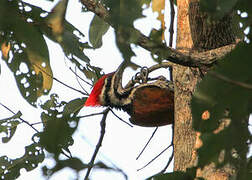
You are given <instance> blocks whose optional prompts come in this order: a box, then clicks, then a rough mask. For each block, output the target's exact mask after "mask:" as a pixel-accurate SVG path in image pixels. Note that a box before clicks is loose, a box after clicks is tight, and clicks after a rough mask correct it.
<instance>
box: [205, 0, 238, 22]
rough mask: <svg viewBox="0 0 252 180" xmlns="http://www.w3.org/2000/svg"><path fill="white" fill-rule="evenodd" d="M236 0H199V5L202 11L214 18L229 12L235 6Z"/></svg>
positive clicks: (219, 17) (221, 16)
mask: <svg viewBox="0 0 252 180" xmlns="http://www.w3.org/2000/svg"><path fill="white" fill-rule="evenodd" d="M237 1H238V0H221V1H219V0H211V1H208V0H201V1H200V7H201V9H202V10H203V11H206V12H208V13H209V14H211V16H212V17H214V18H216V19H221V18H223V17H224V16H225V15H227V14H229V13H230V12H231V11H232V10H233V9H234V7H235V5H236V3H237Z"/></svg>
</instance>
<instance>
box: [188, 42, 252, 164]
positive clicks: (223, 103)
mask: <svg viewBox="0 0 252 180" xmlns="http://www.w3.org/2000/svg"><path fill="white" fill-rule="evenodd" d="M251 56H252V45H251V44H245V43H240V44H239V45H237V47H236V49H235V50H233V51H232V52H231V53H230V54H228V55H227V56H226V57H224V58H223V59H222V60H220V61H219V62H220V63H219V64H218V65H217V66H216V67H215V68H214V69H213V70H212V71H210V72H208V74H207V75H206V76H205V77H204V79H203V80H202V81H201V82H200V83H199V85H198V88H197V89H196V91H195V93H194V96H193V98H192V101H191V106H192V117H193V128H194V129H195V130H196V131H199V132H201V136H200V138H201V140H202V142H203V146H202V147H201V148H200V149H198V155H199V166H200V167H204V166H205V165H206V164H208V163H210V162H215V163H216V164H217V165H218V164H219V165H224V164H226V163H232V164H234V165H237V164H238V163H237V158H235V157H233V156H231V154H232V150H233V149H235V150H236V151H237V154H238V156H239V157H240V158H241V159H243V160H244V161H246V160H245V159H246V154H247V152H248V144H247V142H248V141H250V142H251V139H252V137H251V134H250V133H249V131H248V117H249V114H250V113H251V107H250V105H251V99H252V93H251V92H252V88H251V87H252V73H251V68H250V67H251V66H252V62H251V59H250V57H251ZM205 111H208V112H209V115H210V116H209V118H207V119H204V118H202V114H203V113H204V112H205ZM237 132H239V133H237ZM229 139H232V141H229ZM223 150H224V151H225V155H224V159H223V160H222V161H220V160H219V156H220V153H221V152H222V151H223Z"/></svg>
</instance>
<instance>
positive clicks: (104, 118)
mask: <svg viewBox="0 0 252 180" xmlns="http://www.w3.org/2000/svg"><path fill="white" fill-rule="evenodd" d="M109 110H110V109H109V108H107V109H105V110H104V111H103V117H102V120H101V123H100V124H101V134H100V138H99V141H98V143H97V144H96V148H95V151H94V154H93V156H92V158H91V160H90V162H89V167H88V169H87V173H86V176H85V178H84V179H85V180H88V179H89V178H88V176H89V174H90V172H91V170H92V168H93V166H94V161H95V158H96V155H97V154H98V152H99V149H100V147H101V146H102V141H103V138H104V135H105V127H106V119H107V115H108V112H109Z"/></svg>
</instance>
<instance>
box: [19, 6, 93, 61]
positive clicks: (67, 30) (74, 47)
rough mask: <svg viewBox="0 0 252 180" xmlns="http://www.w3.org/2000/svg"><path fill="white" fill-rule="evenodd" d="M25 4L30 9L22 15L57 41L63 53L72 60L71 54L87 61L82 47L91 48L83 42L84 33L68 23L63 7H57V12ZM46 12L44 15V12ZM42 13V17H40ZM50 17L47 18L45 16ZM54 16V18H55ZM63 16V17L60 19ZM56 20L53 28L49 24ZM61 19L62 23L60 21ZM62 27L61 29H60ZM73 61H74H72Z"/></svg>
mask: <svg viewBox="0 0 252 180" xmlns="http://www.w3.org/2000/svg"><path fill="white" fill-rule="evenodd" d="M64 3H66V2H63V4H61V5H63V7H64V6H65V5H66V4H64ZM24 4H25V6H28V7H30V8H31V9H32V10H31V11H29V12H25V11H24V12H23V14H24V16H25V17H26V18H31V19H33V20H34V21H35V22H36V25H38V26H39V28H40V30H41V31H42V33H43V34H45V35H46V36H47V37H48V38H50V39H51V40H53V41H55V42H57V43H59V45H60V46H61V47H62V49H63V51H64V53H65V55H66V56H67V57H68V58H69V59H70V60H72V61H73V62H74V60H75V59H74V58H73V56H76V57H78V58H79V59H80V60H82V61H84V62H87V63H88V62H89V61H90V60H89V58H88V57H87V56H86V55H85V54H84V52H83V50H84V48H91V47H90V46H89V45H88V43H87V42H83V41H84V40H83V38H84V34H83V33H82V32H81V31H80V30H78V29H77V28H75V27H74V26H73V25H72V24H71V23H69V22H68V21H67V20H65V18H64V16H63V15H64V11H62V10H64V8H62V6H61V8H59V9H60V10H59V12H58V11H57V12H55V13H54V12H47V11H44V10H42V9H41V8H39V7H36V6H33V5H31V4H28V3H24ZM46 13H47V14H48V15H47V16H46V17H44V16H45V14H46ZM41 15H43V17H41ZM48 16H49V17H50V18H47V17H48ZM55 17H56V18H55ZM62 18H63V19H62ZM55 19H56V20H58V23H57V25H58V26H57V27H59V28H57V27H55V28H54V29H55V30H53V29H52V28H51V24H52V21H53V20H55ZM62 21H63V23H61V22H62ZM62 28H63V29H62ZM57 29H61V30H60V31H62V32H61V33H59V32H58V31H57V32H58V33H57V32H56V30H57ZM74 63H75V62H74Z"/></svg>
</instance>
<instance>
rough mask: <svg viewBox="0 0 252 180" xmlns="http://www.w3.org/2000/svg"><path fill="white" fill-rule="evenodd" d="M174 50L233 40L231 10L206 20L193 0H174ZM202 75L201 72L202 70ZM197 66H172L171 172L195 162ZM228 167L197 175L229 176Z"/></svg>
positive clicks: (211, 46) (208, 46)
mask: <svg viewBox="0 0 252 180" xmlns="http://www.w3.org/2000/svg"><path fill="white" fill-rule="evenodd" d="M177 6H178V20H177V24H178V25H177V27H178V29H177V43H176V44H177V47H176V48H177V50H179V51H183V52H193V51H204V50H209V49H215V48H218V47H221V46H224V45H228V44H232V43H234V42H235V33H234V31H233V28H232V27H233V25H232V13H230V14H229V15H227V16H225V17H224V18H223V19H221V20H220V21H215V22H210V23H209V19H208V16H207V14H206V13H202V12H200V10H199V3H198V2H197V1H196V0H177ZM203 74H204V73H203ZM201 76H202V71H200V70H199V68H190V67H184V66H180V65H175V66H174V68H173V81H174V90H175V97H174V101H175V115H174V118H175V126H174V171H185V170H186V168H188V167H192V166H194V165H196V164H197V153H196V148H197V146H198V144H199V143H200V141H199V138H198V135H199V133H196V132H195V131H194V130H193V129H192V115H191V109H190V101H191V97H192V93H193V92H194V90H195V88H196V85H197V83H198V82H199V81H200V79H201V78H202V77H201ZM233 173H234V171H233V169H231V168H224V169H222V170H216V169H215V168H214V165H213V164H210V165H209V166H207V167H205V168H204V169H203V170H200V169H198V170H197V176H198V177H204V178H205V179H216V180H220V179H221V180H223V179H229V177H230V176H231V175H233Z"/></svg>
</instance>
